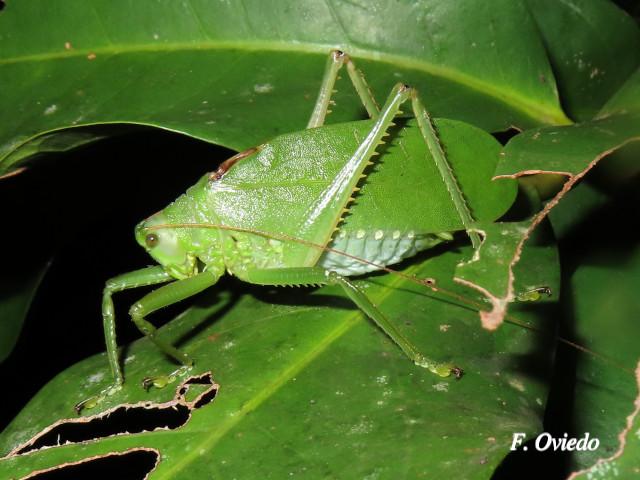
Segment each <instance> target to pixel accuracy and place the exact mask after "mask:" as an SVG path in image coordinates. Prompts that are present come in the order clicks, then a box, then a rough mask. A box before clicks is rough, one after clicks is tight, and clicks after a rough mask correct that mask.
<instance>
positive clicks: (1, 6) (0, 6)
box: [0, 0, 7, 11]
mask: <svg viewBox="0 0 640 480" xmlns="http://www.w3.org/2000/svg"><path fill="white" fill-rule="evenodd" d="M6 6H7V4H6V3H5V1H4V0H0V11H2V10H4V7H6Z"/></svg>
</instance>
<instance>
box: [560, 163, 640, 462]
mask: <svg viewBox="0 0 640 480" xmlns="http://www.w3.org/2000/svg"><path fill="white" fill-rule="evenodd" d="M608 160H609V159H606V160H605V162H607V161H608ZM601 167H604V163H603V164H602V165H601ZM601 167H600V166H599V169H598V171H597V172H595V175H594V176H593V177H592V178H590V179H588V180H589V181H586V182H583V183H581V184H580V185H578V186H577V187H576V188H575V189H574V190H572V191H571V192H569V194H568V195H567V196H566V198H565V199H564V200H563V201H562V202H561V203H560V204H559V205H558V206H557V207H556V208H555V209H554V210H553V211H552V212H551V215H550V219H551V222H552V223H553V226H554V230H555V231H556V233H557V235H558V238H560V241H561V248H562V250H561V251H562V252H563V253H564V255H562V258H563V269H564V270H565V271H566V272H567V273H566V275H565V276H566V279H565V285H566V288H565V290H564V301H563V306H564V308H563V310H564V315H563V317H564V323H565V325H564V327H563V329H562V330H563V333H562V335H563V336H566V337H568V338H569V339H571V340H573V341H574V342H578V343H579V344H580V345H582V346H583V347H585V348H587V349H589V350H590V351H592V352H596V354H600V355H604V358H603V357H601V356H598V355H591V354H588V355H587V354H576V353H575V352H573V354H572V353H571V352H569V351H568V350H567V349H565V350H563V351H561V352H560V354H559V356H560V358H561V359H563V358H564V359H565V360H564V361H566V362H567V363H570V364H571V363H573V364H574V365H575V366H574V367H569V368H572V370H571V372H570V373H569V375H570V376H571V378H572V381H575V386H574V387H573V389H572V393H573V395H574V400H573V402H572V418H571V421H570V422H568V423H570V424H571V428H573V429H574V432H575V435H576V436H582V435H584V433H585V432H589V433H590V436H591V437H592V438H598V439H599V440H600V448H599V449H598V450H596V451H578V452H575V455H574V456H573V459H572V466H573V468H575V469H579V468H582V469H583V468H587V467H590V466H592V465H593V464H594V463H595V462H596V460H597V459H599V458H604V457H609V456H611V455H613V454H614V453H615V452H616V451H617V450H618V448H619V438H618V435H619V433H620V431H621V430H622V429H623V428H624V426H625V422H626V417H627V416H628V415H629V414H630V412H631V411H632V409H633V399H634V398H635V397H636V396H637V386H636V382H635V381H634V375H633V368H634V365H635V364H636V363H637V362H638V359H639V358H640V352H639V351H638V346H637V342H636V341H635V339H636V338H637V337H638V335H640V328H639V326H638V322H637V320H636V319H637V318H638V316H639V315H640V304H639V303H638V301H637V291H638V288H639V287H640V249H639V248H638V243H637V240H636V228H635V225H633V222H628V221H627V220H628V219H629V218H631V217H632V216H633V215H634V214H635V208H636V205H637V203H638V192H637V187H636V185H635V183H634V181H633V180H632V181H628V182H626V183H622V184H617V185H610V184H609V182H607V183H603V182H602V177H601V175H600V174H601V173H602V172H603V168H601ZM607 185H608V186H607ZM611 229H615V230H616V233H615V234H614V235H612V234H611V233H610V232H611ZM571 358H575V359H574V360H573V361H572V360H571ZM560 361H562V360H560ZM561 370H563V368H562V367H561Z"/></svg>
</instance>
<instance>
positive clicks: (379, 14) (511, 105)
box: [0, 0, 568, 171]
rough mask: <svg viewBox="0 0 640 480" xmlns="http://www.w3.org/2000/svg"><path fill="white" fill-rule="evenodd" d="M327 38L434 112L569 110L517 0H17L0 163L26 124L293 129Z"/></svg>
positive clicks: (6, 52)
mask: <svg viewBox="0 0 640 480" xmlns="http://www.w3.org/2000/svg"><path fill="white" fill-rule="evenodd" d="M496 12H500V13H499V15H497V14H496ZM43 18H46V19H47V23H48V24H50V25H56V28H43V24H42V19H43ZM487 25H490V26H491V28H487ZM332 48H342V49H344V50H346V51H347V52H348V53H350V54H351V55H352V56H353V57H354V58H355V59H356V60H357V61H358V66H359V67H360V68H361V69H362V70H363V71H364V72H365V73H366V74H367V77H368V79H369V81H370V83H371V86H372V87H373V90H374V92H376V94H377V95H378V98H384V96H385V95H386V94H387V93H388V92H389V90H390V88H391V86H392V85H393V84H394V83H395V82H399V81H403V82H407V83H411V84H413V85H415V86H416V87H417V88H418V90H419V91H420V92H421V94H422V97H423V100H424V101H425V104H426V105H427V107H428V108H429V109H430V110H431V111H432V113H433V114H434V115H436V116H441V117H449V118H456V119H460V120H464V121H467V122H470V123H473V124H476V125H478V126H480V127H482V128H484V129H488V130H501V129H506V128H508V127H509V126H511V125H516V126H519V127H528V126H533V125H540V124H548V123H567V122H568V119H567V118H566V117H565V115H564V113H563V112H562V110H561V108H560V106H559V102H558V98H557V93H556V88H555V85H554V82H553V74H552V71H551V68H550V66H549V63H548V61H547V57H546V54H545V51H544V47H543V45H542V41H541V39H540V36H539V33H538V30H537V28H536V25H535V22H534V21H533V19H532V18H531V17H530V15H529V13H528V11H527V8H526V6H525V5H524V4H523V2H521V1H514V0H500V1H499V2H491V4H488V3H487V2H484V1H482V0H465V1H459V2H453V3H452V2H448V1H442V0H423V1H421V2H417V3H404V2H403V3H398V2H395V1H389V0H376V1H373V2H367V3H366V4H364V5H362V6H359V5H357V4H353V3H351V2H343V1H337V0H326V1H323V2H318V1H316V0H304V1H299V0H296V1H286V2H283V1H277V2H276V1H269V2H266V1H264V0H248V1H244V2H240V1H233V2H228V3H223V2H214V1H212V0H191V1H190V2H188V3H184V2H174V1H168V0H164V1H159V2H155V3H154V4H153V7H150V6H149V5H147V4H145V3H141V2H127V3H121V2H114V1H112V0H90V1H88V0H60V1H57V2H55V4H54V3H52V2H49V1H47V0H24V1H21V2H13V3H9V4H8V5H7V7H6V8H5V9H4V10H3V11H2V12H1V13H0V78H2V79H3V81H2V88H0V124H2V125H3V126H4V128H3V129H2V132H1V134H0V135H1V136H0V158H4V160H3V161H2V163H1V164H0V169H1V171H6V170H8V169H9V168H11V167H15V165H17V163H18V162H19V161H21V160H23V159H25V158H26V157H28V155H30V154H31V153H32V152H30V151H29V150H25V151H22V149H23V148H24V146H25V145H26V144H28V142H30V141H32V140H33V139H34V138H35V137H37V136H39V135H43V134H48V133H50V132H55V131H59V130H62V129H66V128H70V127H77V126H82V125H93V124H97V123H137V124H143V125H153V126H158V127H161V128H165V129H168V130H173V131H178V132H182V133H186V134H188V135H192V136H194V137H197V138H202V139H206V140H208V141H211V142H214V143H217V144H219V145H224V146H227V147H230V148H234V149H237V150H240V149H244V148H246V147H250V146H254V145H257V144H259V143H261V142H263V141H265V140H268V139H270V138H272V137H274V136H275V135H276V134H278V133H282V132H287V131H296V130H300V129H302V128H303V127H304V125H305V123H306V121H307V119H308V116H309V115H310V113H311V110H312V107H313V102H314V100H315V97H316V95H317V91H318V87H319V84H320V79H321V75H322V71H323V67H324V63H325V59H326V57H327V55H328V53H329V51H330V50H331V49H332ZM471 51H472V52H473V55H470V54H469V53H470V52H471ZM496 52H500V55H498V54H497V53H496ZM540 78H544V79H545V80H544V81H540V80H539V79H540ZM9 79H10V81H9ZM339 89H340V90H341V93H344V94H345V95H338V97H337V102H338V105H339V106H340V108H336V109H335V110H336V112H335V113H334V114H333V118H334V119H335V120H336V121H344V120H347V119H354V118H357V115H358V114H360V113H361V111H362V109H361V107H360V106H359V104H358V102H357V101H356V99H355V96H354V95H353V94H351V92H350V90H351V89H350V87H346V85H345V86H342V85H341V86H340V87H339Z"/></svg>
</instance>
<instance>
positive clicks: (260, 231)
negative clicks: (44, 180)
mask: <svg viewBox="0 0 640 480" xmlns="http://www.w3.org/2000/svg"><path fill="white" fill-rule="evenodd" d="M343 66H344V67H346V69H347V72H348V74H349V78H350V80H351V82H352V83H353V85H354V87H355V89H356V92H357V93H358V96H359V97H360V99H361V101H362V103H363V105H364V107H365V109H366V110H367V113H368V114H369V116H370V117H371V120H370V121H366V122H357V125H356V124H355V122H354V125H353V129H352V132H353V138H351V137H349V136H347V138H345V136H344V135H343V136H335V135H332V129H331V126H323V124H324V120H325V117H326V115H327V113H328V112H329V106H330V104H331V103H332V102H331V95H332V92H333V91H334V90H333V89H334V85H335V81H336V79H337V77H338V72H339V71H340V69H341V68H342V67H343ZM407 101H409V102H410V103H411V106H412V109H413V113H414V117H415V120H412V121H411V122H412V125H413V126H417V128H412V129H410V130H411V132H412V134H413V135H414V136H417V137H419V138H420V141H422V142H423V143H424V144H426V146H427V148H428V152H429V155H426V154H425V155H423V156H422V158H420V159H419V161H417V162H415V161H414V162H412V163H411V165H409V166H407V165H389V164H384V165H381V168H385V169H386V170H387V171H388V172H391V174H393V173H394V172H396V171H399V170H400V168H401V167H402V168H405V167H406V168H409V170H407V171H406V172H405V173H406V174H407V172H408V174H407V175H419V174H416V173H415V171H414V170H411V169H412V168H418V170H417V171H420V170H419V168H421V167H424V166H426V165H429V167H430V168H432V169H434V172H436V173H435V174H436V175H438V174H439V176H440V178H441V180H442V183H443V185H444V186H446V189H447V190H448V192H449V193H448V199H447V200H448V203H449V205H447V206H446V207H447V208H444V209H443V207H441V210H442V211H447V212H449V213H450V212H453V213H454V214H453V215H449V216H453V217H454V218H453V220H452V219H450V218H443V219H442V222H441V224H442V227H441V229H435V230H434V228H433V225H431V224H430V225H429V226H424V225H425V222H424V221H422V219H423V216H424V212H425V211H428V210H430V209H433V208H435V209H436V210H437V209H438V206H437V205H435V206H434V205H430V204H429V192H418V193H419V194H420V195H422V198H423V199H424V203H422V204H420V203H419V202H415V201H410V202H409V203H407V204H406V205H405V209H404V211H400V210H401V209H399V208H398V207H397V205H395V204H394V205H386V207H387V213H386V214H385V213H384V211H385V210H384V208H383V209H382V210H380V209H378V208H377V207H374V206H367V204H366V202H367V201H372V200H371V198H369V197H371V196H370V195H368V194H367V193H366V191H365V188H364V185H363V178H364V177H365V176H366V174H367V173H368V172H369V171H370V170H371V168H370V167H369V165H371V164H372V163H373V159H375V158H378V157H376V155H379V154H380V148H379V147H380V145H381V144H383V143H384V142H383V137H385V136H387V135H388V134H389V132H390V130H391V129H392V128H393V126H394V125H395V124H394V119H395V118H396V116H397V115H398V114H399V113H400V107H401V105H402V104H403V103H405V102H407ZM458 124H459V122H458V123H456V124H455V125H458ZM461 125H463V126H461ZM456 128H462V129H463V130H464V129H465V128H467V129H473V130H477V129H475V128H474V127H471V126H468V125H465V124H459V125H458V127H456ZM403 130H405V129H403ZM484 135H485V137H481V140H480V144H479V145H478V150H479V151H478V153H477V156H478V161H480V160H481V157H482V156H483V155H484V156H485V157H486V156H487V155H489V156H491V155H497V147H496V145H497V143H496V142H495V141H494V140H493V139H492V138H491V137H490V136H489V135H488V134H484ZM485 138H488V140H486V142H488V143H486V142H485V140H483V139H485ZM483 142H485V143H483ZM491 142H493V143H491ZM471 143H473V141H471ZM483 151H484V153H483ZM429 157H431V158H429ZM408 158H409V157H408V156H407V159H408ZM429 162H432V163H431V164H429ZM414 163H415V164H416V165H413V164H414ZM265 185H266V186H267V187H268V188H269V189H270V190H269V192H270V193H269V195H266V194H265V190H264V188H267V187H265ZM360 188H362V192H361V193H360V196H358V200H357V201H356V203H355V204H352V202H353V200H354V194H355V192H358V191H359V190H360ZM506 189H507V190H509V191H510V192H512V193H513V194H515V187H514V185H513V184H511V185H508V186H507V187H506ZM396 196H397V195H396ZM503 198H507V200H506V201H505V200H502V201H501V202H497V205H494V206H493V207H487V208H485V211H483V212H475V211H474V214H476V216H478V217H482V218H478V219H482V220H494V219H495V218H497V217H498V216H499V215H500V214H502V213H503V212H504V211H505V210H506V208H508V206H509V205H510V202H511V201H512V200H513V195H510V194H507V195H503ZM400 205H402V204H400ZM389 208H390V209H391V212H390V213H389ZM447 209H448V210H447ZM480 210H481V209H480ZM432 216H433V215H432ZM436 216H437V215H436ZM441 216H442V217H446V216H447V215H444V214H443V215H441ZM427 223H428V222H427ZM473 223H474V218H473V217H472V214H471V212H470V209H469V208H468V206H467V202H466V200H465V198H464V196H463V194H462V192H461V190H460V187H459V185H458V182H457V180H456V177H455V176H454V174H453V171H452V169H451V166H450V164H449V162H448V159H447V156H446V155H445V152H444V150H443V147H442V145H441V143H440V140H439V138H438V133H437V132H436V129H435V126H434V123H433V122H432V120H431V118H430V116H429V115H428V113H427V111H426V109H425V108H424V106H423V105H422V103H421V101H420V99H419V97H418V94H417V92H416V91H415V89H412V88H411V87H409V86H407V85H403V84H398V85H396V86H395V87H394V88H393V89H392V91H391V93H390V95H389V96H388V99H387V101H386V103H385V104H384V106H383V107H382V108H381V109H380V108H379V107H378V106H377V104H376V102H375V99H374V97H373V95H372V94H371V92H370V90H369V88H368V86H367V84H366V82H365V79H364V76H363V75H362V73H361V72H359V71H358V70H357V69H356V68H355V66H354V63H353V62H352V61H351V59H350V58H349V57H348V56H347V55H346V54H344V53H342V52H339V51H334V52H332V53H331V55H330V56H329V60H328V62H327V67H326V70H325V74H324V77H323V80H322V85H321V88H320V92H319V95H318V99H317V101H316V104H315V108H314V110H313V113H312V115H311V118H310V120H309V123H308V129H307V130H304V131H302V132H296V133H293V134H288V135H284V136H281V137H278V138H277V139H275V140H274V141H273V142H269V143H267V144H264V145H261V146H259V147H256V148H252V149H250V150H248V151H246V152H243V153H240V154H238V155H235V156H234V157H232V158H230V159H229V160H227V161H226V162H224V163H223V164H222V165H221V166H220V168H219V169H218V170H217V171H216V172H214V173H210V174H206V175H204V176H203V177H202V178H201V179H200V180H199V181H198V183H196V184H195V185H194V186H193V187H191V188H190V189H189V190H187V192H186V193H185V194H183V195H182V196H181V197H179V198H178V199H177V200H176V201H175V202H173V203H172V204H171V205H169V206H168V207H166V208H165V209H164V210H162V211H160V212H158V213H156V214H154V215H152V216H151V217H149V218H147V219H146V220H144V221H143V222H141V223H140V224H138V226H137V227H136V231H135V234H136V240H137V242H138V243H139V244H140V245H141V246H142V247H143V248H145V249H146V250H147V251H148V253H149V254H150V255H151V256H152V257H153V258H154V259H155V260H156V261H157V262H158V263H159V265H157V266H152V267H147V268H143V269H141V270H136V271H133V272H129V273H125V274H123V275H119V276H117V277H114V278H112V279H110V280H108V281H107V283H106V287H105V290H104V296H103V302H102V312H103V321H104V331H105V339H106V344H107V354H108V359H109V365H110V368H111V371H112V373H113V377H114V384H113V385H112V386H111V387H109V388H107V389H105V390H104V391H102V392H101V393H100V394H98V395H96V396H94V397H91V398H89V399H87V400H85V401H83V402H80V403H79V404H78V405H76V410H77V411H78V412H80V411H81V410H82V409H83V408H91V407H93V406H95V405H96V404H97V403H98V402H100V401H101V400H102V399H103V398H104V397H105V396H107V395H110V394H112V393H114V392H116V391H117V390H119V389H120V388H121V386H122V384H123V382H124V376H123V373H122V368H121V366H120V364H119V359H118V348H117V344H116V335H115V319H114V308H113V302H112V294H113V293H115V292H118V291H122V290H125V289H130V288H135V287H139V286H147V285H155V284H162V283H166V285H164V286H162V287H160V288H158V289H157V290H154V291H152V292H151V293H149V294H147V295H145V296H144V297H143V298H142V299H141V300H139V301H138V302H136V303H135V304H134V305H133V306H132V307H131V309H130V314H131V317H132V320H133V321H134V323H135V324H136V326H137V327H138V328H139V329H140V330H141V331H142V333H144V334H145V335H146V336H147V337H148V338H149V339H150V340H151V341H152V342H154V343H155V344H156V345H157V346H158V348H160V349H161V350H162V351H163V352H164V353H166V354H167V355H169V356H170V357H172V358H173V359H174V360H176V361H177V362H179V363H180V364H182V365H183V368H184V369H186V368H188V367H189V366H191V365H192V364H193V360H192V359H191V358H190V357H189V356H188V355H187V354H186V353H185V352H182V351H180V350H178V349H177V348H175V347H174V346H172V345H170V344H168V343H167V342H165V341H164V340H162V339H161V338H158V337H157V336H156V329H155V327H154V326H153V325H152V324H151V323H149V322H148V321H147V320H146V318H145V317H146V316H147V315H148V314H150V313H152V312H154V311H156V310H158V309H160V308H162V307H165V306H168V305H171V304H173V303H176V302H178V301H180V300H183V299H185V298H188V297H190V296H193V295H195V294H197V293H199V292H201V291H202V290H204V289H206V288H208V287H210V286H212V285H214V284H215V283H216V282H217V281H218V279H219V278H220V277H221V276H222V275H223V274H224V273H225V272H228V273H230V274H233V275H235V276H237V277H238V278H239V279H241V280H243V281H246V282H250V283H254V284H260V285H288V286H299V285H309V284H313V285H324V284H337V285H340V286H341V287H342V289H343V290H344V293H345V294H346V295H347V296H348V297H349V298H350V299H351V300H352V301H353V302H354V303H355V304H356V305H357V307H358V308H360V309H361V310H362V311H363V312H364V313H366V315H367V316H368V317H369V318H370V319H372V320H373V321H374V322H375V323H376V324H377V326H378V327H379V328H380V329H382V330H383V331H384V333H386V334H387V335H388V336H389V337H390V338H391V339H392V340H393V341H394V342H395V344H396V345H398V347H400V348H401V349H402V351H403V352H404V353H405V354H406V356H407V357H408V358H409V359H410V360H411V361H413V362H414V363H415V364H416V365H418V366H420V367H423V368H426V369H428V370H429V371H431V372H433V373H435V374H436V375H439V376H442V377H446V376H450V375H453V376H455V377H458V378H459V377H460V376H462V369H461V368H459V367H457V366H455V365H454V364H452V363H449V362H440V361H436V360H432V359H430V358H428V357H427V356H425V355H423V354H422V353H421V352H420V351H419V350H418V349H417V348H416V347H415V346H414V345H413V344H412V343H411V342H410V341H409V339H407V338H406V337H405V336H404V335H403V334H402V333H401V332H400V331H399V330H398V329H397V328H396V327H395V326H394V325H393V323H391V322H390V321H389V320H388V319H387V318H386V317H385V315H383V314H382V312H380V311H379V309H378V308H377V307H376V306H375V305H374V304H373V303H372V302H371V301H370V300H369V299H368V298H367V296H366V294H365V293H364V292H363V291H362V290H361V289H360V288H359V287H358V286H356V285H355V284H354V283H353V282H351V281H350V280H349V279H348V277H350V276H354V275H360V274H363V273H367V272H370V271H373V270H378V269H380V268H383V267H386V265H392V264H395V263H398V262H400V261H401V260H403V259H405V258H408V257H411V256H413V255H415V254H416V253H418V252H419V251H422V250H425V249H428V248H431V247H433V246H434V245H437V244H439V243H441V242H443V241H447V240H450V239H452V235H451V233H450V230H461V229H465V230H467V232H468V235H469V237H470V238H471V242H472V244H473V246H474V247H475V248H477V247H478V246H479V243H480V239H479V237H478V234H477V233H475V232H474V231H473V230H471V227H472V226H473ZM172 378H173V377H156V378H148V379H146V380H145V386H146V387H148V386H150V385H155V386H163V385H164V384H166V382H167V381H168V380H171V379H172Z"/></svg>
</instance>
